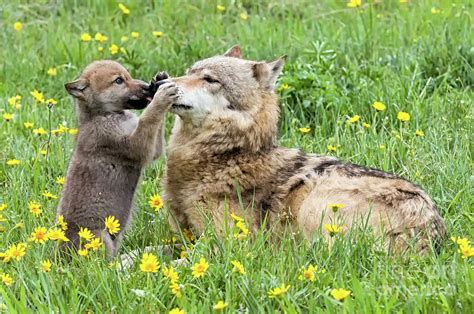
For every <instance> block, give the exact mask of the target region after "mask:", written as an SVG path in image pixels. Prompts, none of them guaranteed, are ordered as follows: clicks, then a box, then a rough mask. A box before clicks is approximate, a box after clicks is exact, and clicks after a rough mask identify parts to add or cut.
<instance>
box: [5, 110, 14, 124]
mask: <svg viewBox="0 0 474 314" xmlns="http://www.w3.org/2000/svg"><path fill="white" fill-rule="evenodd" d="M3 119H4V120H5V121H6V122H10V121H11V120H13V115H12V114H11V113H7V112H6V113H4V114H3Z"/></svg>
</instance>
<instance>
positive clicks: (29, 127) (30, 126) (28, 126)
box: [23, 122, 33, 129]
mask: <svg viewBox="0 0 474 314" xmlns="http://www.w3.org/2000/svg"><path fill="white" fill-rule="evenodd" d="M23 126H24V127H25V128H26V129H31V128H32V127H33V123H32V122H25V123H23Z"/></svg>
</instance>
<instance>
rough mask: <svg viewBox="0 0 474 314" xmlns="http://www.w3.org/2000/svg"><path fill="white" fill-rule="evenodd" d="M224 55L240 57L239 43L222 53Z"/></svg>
mask: <svg viewBox="0 0 474 314" xmlns="http://www.w3.org/2000/svg"><path fill="white" fill-rule="evenodd" d="M224 57H233V58H239V59H242V49H240V46H239V45H235V46H233V47H232V48H230V49H229V50H227V51H226V53H224Z"/></svg>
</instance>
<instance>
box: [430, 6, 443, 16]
mask: <svg viewBox="0 0 474 314" xmlns="http://www.w3.org/2000/svg"><path fill="white" fill-rule="evenodd" d="M440 12H441V10H440V9H438V8H435V7H432V8H431V14H438V13H440Z"/></svg>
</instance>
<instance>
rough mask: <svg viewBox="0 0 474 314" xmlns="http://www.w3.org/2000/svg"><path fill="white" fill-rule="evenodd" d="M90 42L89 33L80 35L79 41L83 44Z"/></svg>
mask: <svg viewBox="0 0 474 314" xmlns="http://www.w3.org/2000/svg"><path fill="white" fill-rule="evenodd" d="M91 40H92V37H91V35H90V34H89V33H82V34H81V41H83V42H85V43H86V42H88V41H91Z"/></svg>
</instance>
